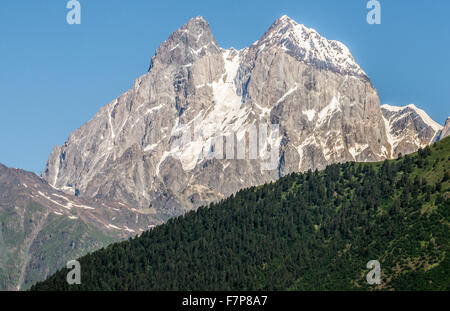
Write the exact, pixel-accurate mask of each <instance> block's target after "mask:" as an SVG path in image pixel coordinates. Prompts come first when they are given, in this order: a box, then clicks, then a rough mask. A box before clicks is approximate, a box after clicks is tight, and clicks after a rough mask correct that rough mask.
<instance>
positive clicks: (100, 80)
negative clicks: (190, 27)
mask: <svg viewBox="0 0 450 311" xmlns="http://www.w3.org/2000/svg"><path fill="white" fill-rule="evenodd" d="M79 1H80V3H81V25H68V24H67V22H66V14H67V12H68V10H67V9H66V3H67V1H66V0H28V1H17V0H2V3H1V6H0V42H1V43H0V96H1V99H0V163H3V164H5V165H7V166H11V167H19V168H23V169H26V170H30V171H34V172H36V173H38V174H40V172H41V171H42V169H43V168H44V166H45V163H46V161H47V158H48V155H49V154H50V151H51V149H52V148H53V146H54V145H56V144H63V143H64V141H65V140H66V139H67V137H68V136H69V134H70V133H71V132H72V131H74V130H75V129H77V128H78V127H80V126H81V125H82V124H83V123H85V122H86V121H88V120H89V119H90V118H92V117H93V116H94V114H95V113H96V112H97V111H98V109H99V108H100V107H102V106H104V105H106V104H107V103H108V102H110V101H111V100H113V99H114V98H115V97H117V96H119V95H120V94H121V93H123V92H125V91H126V90H128V89H129V88H130V87H131V86H132V84H133V81H134V79H136V78H137V77H139V76H140V75H142V74H144V73H145V72H146V71H147V69H148V66H149V62H150V58H151V56H152V55H153V54H154V51H155V50H156V48H157V47H158V46H159V44H160V43H161V42H163V41H164V40H165V39H167V37H168V36H169V35H170V34H171V33H172V32H173V31H175V30H176V29H177V28H179V27H180V26H182V25H183V24H184V23H185V22H186V21H187V20H189V18H191V17H195V16H198V15H202V16H203V17H204V18H205V19H206V20H207V21H208V22H209V23H210V25H211V29H212V32H213V34H214V36H215V37H216V40H217V41H218V43H219V45H220V46H221V47H224V48H229V47H232V46H233V47H235V48H242V47H245V46H248V45H251V44H252V43H253V42H254V41H256V40H257V39H259V38H260V36H261V35H262V34H263V33H264V31H265V30H266V29H267V28H268V27H269V26H270V25H271V24H272V23H273V21H274V20H275V19H276V18H277V17H279V16H281V15H283V14H286V15H289V16H290V17H291V18H293V19H295V20H296V21H297V22H299V23H302V24H305V25H306V26H308V27H312V28H314V29H316V30H317V31H319V33H321V34H322V35H324V36H325V37H327V38H328V39H334V40H339V41H342V42H343V43H344V44H346V45H347V46H348V47H349V48H350V50H351V51H352V53H353V55H354V56H355V58H356V60H357V61H358V62H359V64H360V65H361V66H362V68H363V69H364V70H365V71H366V72H367V74H368V75H369V77H370V78H371V80H372V82H373V84H374V85H375V87H376V88H377V90H378V91H379V94H380V97H381V101H382V103H388V104H393V105H407V104H410V103H414V104H415V105H416V106H418V107H420V108H422V109H424V110H425V111H426V112H427V113H428V114H429V115H430V116H431V117H432V118H433V119H434V120H436V121H437V122H439V123H441V124H443V123H444V121H445V119H446V117H447V116H449V115H450V87H449V82H450V78H449V73H450V60H449V56H450V21H449V19H448V14H449V12H450V1H448V0H433V1H425V0H410V1H408V0H395V1H393V0H380V3H381V12H382V18H381V25H368V24H367V23H366V15H367V12H368V10H367V9H366V3H367V0H341V1H336V0H308V1H302V0H292V1H285V0H273V1H263V0H259V1H254V0H245V1H243V0H241V1H235V0H227V1H213V0H209V1H203V0H201V1H193V0H191V1H186V0H184V1H176V0H172V1H152V0H145V1H144V0H128V1H122V0H79Z"/></svg>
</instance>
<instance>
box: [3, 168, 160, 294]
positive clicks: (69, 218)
mask: <svg viewBox="0 0 450 311" xmlns="http://www.w3.org/2000/svg"><path fill="white" fill-rule="evenodd" d="M159 223H161V221H158V220H155V219H153V217H152V215H144V214H142V213H140V212H139V211H137V210H135V209H133V208H132V207H129V206H127V205H126V204H122V203H119V202H105V201H101V200H96V199H90V198H81V197H75V196H71V195H67V194H65V193H64V192H61V191H58V190H56V189H53V188H52V187H50V186H49V185H48V183H47V182H45V181H44V180H42V179H41V178H39V177H38V176H36V175H35V174H33V173H30V172H25V171H22V170H19V169H11V168H7V167H5V166H3V165H1V164H0V227H1V228H0V229H1V230H0V290H18V289H27V288H29V287H30V286H31V285H32V284H33V283H35V282H36V281H41V280H44V279H45V278H46V277H47V276H49V275H50V274H52V273H54V272H55V271H56V270H57V269H59V268H61V267H63V266H65V265H66V263H67V262H68V261H69V260H72V259H76V258H78V257H80V256H82V255H84V254H86V253H87V252H89V251H93V250H96V249H98V248H100V247H103V246H106V245H107V244H109V243H111V242H114V241H118V240H120V239H123V238H126V237H129V236H133V235H136V234H139V233H141V232H142V231H144V230H148V229H149V228H151V227H152V226H154V225H156V224H159Z"/></svg>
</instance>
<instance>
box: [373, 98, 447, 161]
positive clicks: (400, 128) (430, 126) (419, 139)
mask: <svg viewBox="0 0 450 311" xmlns="http://www.w3.org/2000/svg"><path fill="white" fill-rule="evenodd" d="M381 111H382V113H383V119H384V122H385V124H386V132H387V135H388V141H389V143H390V145H391V150H392V154H391V156H392V157H396V156H397V155H398V154H399V153H402V154H408V153H412V152H415V151H417V150H418V149H419V148H424V147H425V146H428V145H430V144H432V143H434V142H435V141H437V140H438V139H439V137H440V134H441V131H442V126H441V125H440V124H438V123H436V122H435V121H433V120H432V119H431V118H430V117H429V116H428V115H427V114H426V113H425V111H423V110H421V109H419V108H417V107H416V106H415V105H413V104H411V105H408V106H405V107H396V106H390V105H383V106H381ZM442 138H443V137H442Z"/></svg>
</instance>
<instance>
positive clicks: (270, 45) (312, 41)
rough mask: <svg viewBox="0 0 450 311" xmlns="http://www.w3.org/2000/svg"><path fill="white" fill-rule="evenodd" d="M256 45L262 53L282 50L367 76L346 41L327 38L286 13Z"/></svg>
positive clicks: (320, 64) (310, 61) (323, 66)
mask: <svg viewBox="0 0 450 311" xmlns="http://www.w3.org/2000/svg"><path fill="white" fill-rule="evenodd" d="M253 46H254V47H255V48H257V50H258V51H259V52H260V51H263V50H268V49H270V50H271V49H278V50H280V49H281V50H284V52H286V53H287V54H289V55H291V56H292V57H294V58H296V59H297V60H298V61H302V62H305V63H308V64H311V65H314V66H315V67H318V68H320V69H326V70H331V71H334V72H338V73H341V74H348V75H352V76H359V77H363V78H365V79H368V78H367V75H366V73H365V72H364V71H363V70H362V69H361V67H360V66H359V65H358V63H357V62H356V61H355V59H354V58H353V56H352V54H351V53H350V50H349V49H348V48H347V47H346V46H345V45H344V44H343V43H341V42H339V41H334V40H328V39H326V38H325V37H323V36H321V35H320V34H319V33H318V32H317V31H316V30H315V29H312V28H308V27H306V26H304V25H302V24H299V23H297V22H296V21H295V20H293V19H292V18H290V17H289V16H287V15H283V16H281V17H279V18H277V19H276V20H275V22H274V23H273V24H272V25H271V26H270V28H269V29H268V30H267V31H266V32H265V33H264V35H263V36H262V37H261V39H260V40H258V41H256V42H255V43H254V45H253Z"/></svg>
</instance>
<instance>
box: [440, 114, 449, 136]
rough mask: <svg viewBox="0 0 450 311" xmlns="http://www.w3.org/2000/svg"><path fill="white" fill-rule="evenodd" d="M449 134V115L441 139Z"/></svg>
mask: <svg viewBox="0 0 450 311" xmlns="http://www.w3.org/2000/svg"><path fill="white" fill-rule="evenodd" d="M449 135H450V117H448V118H447V120H446V121H445V125H444V128H443V129H442V132H441V135H440V137H439V139H443V138H445V137H447V136H449Z"/></svg>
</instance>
